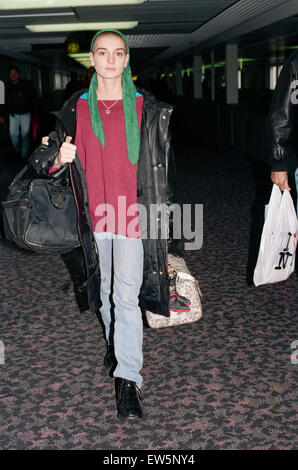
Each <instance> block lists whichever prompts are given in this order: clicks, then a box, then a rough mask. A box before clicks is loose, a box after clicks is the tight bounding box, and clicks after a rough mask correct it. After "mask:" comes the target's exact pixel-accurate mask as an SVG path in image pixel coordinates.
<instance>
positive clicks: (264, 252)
mask: <svg viewBox="0 0 298 470" xmlns="http://www.w3.org/2000/svg"><path fill="white" fill-rule="evenodd" d="M297 231H298V222H297V215H296V211H295V208H294V204H293V200H292V198H291V195H290V193H289V191H288V190H287V189H285V191H284V192H283V193H281V191H280V189H279V187H278V186H277V185H276V184H274V185H273V187H272V192H271V196H270V201H269V204H267V205H266V206H265V222H264V226H263V231H262V236H261V243H260V249H259V254H258V260H257V264H256V267H255V270H254V278H253V281H254V284H255V286H259V285H262V284H269V283H274V282H280V281H284V280H286V279H288V277H289V276H290V275H291V274H292V272H293V271H294V268H295V252H296V246H297Z"/></svg>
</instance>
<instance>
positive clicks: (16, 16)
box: [0, 11, 75, 20]
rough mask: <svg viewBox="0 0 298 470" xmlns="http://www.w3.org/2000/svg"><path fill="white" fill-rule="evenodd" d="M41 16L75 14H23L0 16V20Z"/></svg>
mask: <svg viewBox="0 0 298 470" xmlns="http://www.w3.org/2000/svg"><path fill="white" fill-rule="evenodd" d="M41 16H43V17H45V16H75V13H74V12H73V11H68V12H66V13H27V14H26V15H24V13H20V14H18V15H17V14H16V15H0V20H1V19H2V18H33V17H35V18H40V17H41Z"/></svg>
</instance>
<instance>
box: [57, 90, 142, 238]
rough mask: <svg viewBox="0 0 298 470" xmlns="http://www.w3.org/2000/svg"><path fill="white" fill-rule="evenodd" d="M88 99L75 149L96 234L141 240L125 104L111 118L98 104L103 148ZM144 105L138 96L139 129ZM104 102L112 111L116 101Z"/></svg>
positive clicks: (80, 104) (81, 107)
mask: <svg viewBox="0 0 298 470" xmlns="http://www.w3.org/2000/svg"><path fill="white" fill-rule="evenodd" d="M87 98H88V95H87V93H85V94H84V95H82V96H81V97H80V98H79V100H78V101H77V105H76V107H77V126H76V137H75V145H76V146H77V149H78V154H79V156H80V160H81V163H82V166H83V168H84V172H85V175H86V182H87V190H88V196H89V211H90V216H91V220H92V228H93V231H94V232H113V233H116V234H119V235H124V236H126V237H130V238H140V232H139V223H138V211H137V171H136V170H137V167H136V165H133V164H132V163H131V161H130V160H129V158H128V153H127V146H126V134H125V121H124V114H123V103H122V100H119V101H118V103H116V104H115V105H114V106H113V107H111V109H110V114H106V112H105V111H106V108H105V106H104V105H103V104H102V102H101V101H98V109H99V113H100V116H101V119H102V123H103V127H104V132H105V146H104V148H103V147H102V145H101V144H100V142H99V141H98V139H97V138H96V137H95V135H94V133H93V131H92V127H91V118H90V113H89V107H88V99H87ZM143 101H144V100H143V96H141V95H137V98H136V102H137V115H138V120H139V126H141V118H142V108H143ZM104 102H105V104H106V105H107V106H108V107H109V106H110V105H111V104H113V102H114V101H106V100H105V101H104ZM50 172H51V169H50ZM119 196H120V198H119Z"/></svg>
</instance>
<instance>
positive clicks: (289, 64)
mask: <svg viewBox="0 0 298 470" xmlns="http://www.w3.org/2000/svg"><path fill="white" fill-rule="evenodd" d="M297 88H298V52H297V51H295V52H294V53H292V54H291V55H290V56H289V57H288V59H287V60H286V62H285V64H284V66H283V68H282V71H281V73H280V76H279V78H278V82H277V85H276V88H275V91H274V94H273V99H272V103H271V107H270V111H269V114H268V117H267V126H266V130H267V144H268V152H269V164H270V166H271V180H272V182H273V183H275V184H277V186H278V187H279V188H280V189H281V191H284V190H285V189H288V190H291V188H290V186H289V180H288V175H289V174H291V175H293V174H294V173H295V170H296V169H297V131H298V125H297V124H298V123H297V104H298V99H297V96H298V94H297Z"/></svg>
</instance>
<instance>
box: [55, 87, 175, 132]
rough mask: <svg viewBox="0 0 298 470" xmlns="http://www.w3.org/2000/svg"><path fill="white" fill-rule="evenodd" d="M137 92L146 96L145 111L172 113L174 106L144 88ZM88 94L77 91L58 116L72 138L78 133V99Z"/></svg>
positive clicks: (138, 89) (83, 90) (85, 90)
mask: <svg viewBox="0 0 298 470" xmlns="http://www.w3.org/2000/svg"><path fill="white" fill-rule="evenodd" d="M137 91H138V93H141V95H143V96H144V105H143V109H144V111H149V110H151V111H154V110H155V111H162V110H168V111H172V110H173V106H171V105H169V104H167V103H164V102H162V101H159V100H158V99H157V98H155V96H154V95H152V94H151V93H150V92H149V91H147V90H144V89H143V88H139V87H137ZM86 92H88V89H87V88H85V89H82V90H79V91H76V92H75V93H74V94H73V95H72V96H71V97H70V98H69V99H68V100H67V101H65V103H64V105H63V107H62V109H61V110H60V111H59V113H58V115H57V119H59V120H60V121H61V123H62V124H63V126H64V127H65V130H66V131H67V135H70V136H72V137H74V136H75V132H76V104H77V101H78V99H79V98H80V97H81V96H82V95H83V94H84V93H86Z"/></svg>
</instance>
